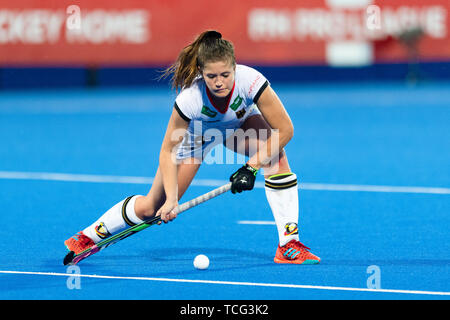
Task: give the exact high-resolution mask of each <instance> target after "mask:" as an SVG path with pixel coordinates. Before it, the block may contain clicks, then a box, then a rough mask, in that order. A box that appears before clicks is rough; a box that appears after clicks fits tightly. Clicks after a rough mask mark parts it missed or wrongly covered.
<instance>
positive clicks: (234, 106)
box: [230, 96, 244, 111]
mask: <svg viewBox="0 0 450 320" xmlns="http://www.w3.org/2000/svg"><path fill="white" fill-rule="evenodd" d="M242 100H244V99H242V98H241V97H240V96H237V97H236V99H234V101H233V103H232V104H231V105H230V109H231V110H233V111H236V110H237V108H239V106H240V105H241V103H242Z"/></svg>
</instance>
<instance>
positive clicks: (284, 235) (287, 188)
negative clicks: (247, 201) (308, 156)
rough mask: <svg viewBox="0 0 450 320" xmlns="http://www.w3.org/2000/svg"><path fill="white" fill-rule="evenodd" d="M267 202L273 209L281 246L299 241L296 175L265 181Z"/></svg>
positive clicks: (289, 174)
mask: <svg viewBox="0 0 450 320" xmlns="http://www.w3.org/2000/svg"><path fill="white" fill-rule="evenodd" d="M265 190H266V197H267V201H268V202H269V205H270V208H271V209H272V213H273V217H274V218H275V223H276V225H277V230H278V238H279V241H280V246H284V245H285V244H286V243H288V242H289V241H291V240H292V239H295V240H298V227H297V224H298V188H297V176H296V175H295V174H294V173H283V174H276V175H273V176H270V177H269V178H267V179H266V180H265Z"/></svg>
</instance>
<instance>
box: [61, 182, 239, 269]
mask: <svg viewBox="0 0 450 320" xmlns="http://www.w3.org/2000/svg"><path fill="white" fill-rule="evenodd" d="M230 188H231V182H229V183H227V184H225V185H223V186H221V187H219V188H216V189H214V190H211V191H210V192H208V193H205V194H203V195H201V196H198V197H197V198H194V199H192V200H190V201H187V202H185V203H182V204H180V205H179V206H177V207H176V208H175V209H174V210H173V211H174V212H175V213H177V214H179V213H181V212H184V211H186V210H188V209H191V208H193V207H195V206H197V205H199V204H200V203H203V202H205V201H208V200H210V199H212V198H215V197H217V196H218V195H221V194H222V193H225V192H227V191H228V190H230ZM160 221H161V217H160V216H157V217H153V218H150V219H148V220H145V221H144V222H142V223H140V224H137V225H135V226H133V227H130V228H128V229H126V230H124V231H122V232H119V233H118V234H116V235H114V236H111V237H109V238H108V239H105V240H103V241H100V242H99V243H97V244H95V245H93V246H92V247H90V248H88V249H86V250H84V251H82V252H80V253H79V254H75V253H74V252H73V251H70V252H69V253H68V254H67V255H66V256H65V258H64V261H63V263H64V265H74V264H77V263H78V262H80V261H81V260H83V259H86V258H87V257H89V256H91V255H93V254H94V253H97V252H99V251H100V250H103V249H105V248H107V247H109V246H110V245H112V244H114V243H116V242H118V241H120V240H123V239H125V238H128V237H129V236H131V235H133V234H135V233H137V232H139V231H142V230H144V229H147V228H148V227H150V226H152V225H154V224H157V223H159V222H160Z"/></svg>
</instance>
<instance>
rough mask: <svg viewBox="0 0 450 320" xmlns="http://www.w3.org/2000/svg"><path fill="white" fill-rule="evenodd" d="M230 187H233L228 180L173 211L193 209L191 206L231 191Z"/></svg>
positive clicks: (179, 211)
mask: <svg viewBox="0 0 450 320" xmlns="http://www.w3.org/2000/svg"><path fill="white" fill-rule="evenodd" d="M230 189H231V182H228V183H227V184H225V185H223V186H221V187H218V188H216V189H214V190H211V191H210V192H208V193H205V194H202V195H201V196H198V197H197V198H194V199H192V200H189V201H187V202H185V203H182V204H180V205H178V206H177V207H176V208H175V209H173V211H174V212H175V213H177V214H178V213H181V212H183V211H186V210H188V209H191V208H193V207H195V206H197V205H199V204H200V203H203V202H205V201H208V200H210V199H212V198H215V197H217V196H219V195H221V194H222V193H225V192H227V191H229V190H230Z"/></svg>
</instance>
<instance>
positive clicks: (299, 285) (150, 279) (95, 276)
mask: <svg viewBox="0 0 450 320" xmlns="http://www.w3.org/2000/svg"><path fill="white" fill-rule="evenodd" d="M0 273H2V274H23V275H39V276H56V277H83V278H95V279H116V280H141V281H162V282H182V283H203V284H219V285H233V286H256V287H275V288H293V289H317V290H331V291H333V290H335V291H360V292H361V291H363V292H373V293H403V294H424V295H442V296H450V292H439V291H420V290H396V289H368V288H351V287H332V286H311V285H301V284H285V283H259V282H239V281H214V280H193V279H171V278H153V277H123V276H102V275H97V274H77V273H57V272H29V271H5V270H0Z"/></svg>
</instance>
